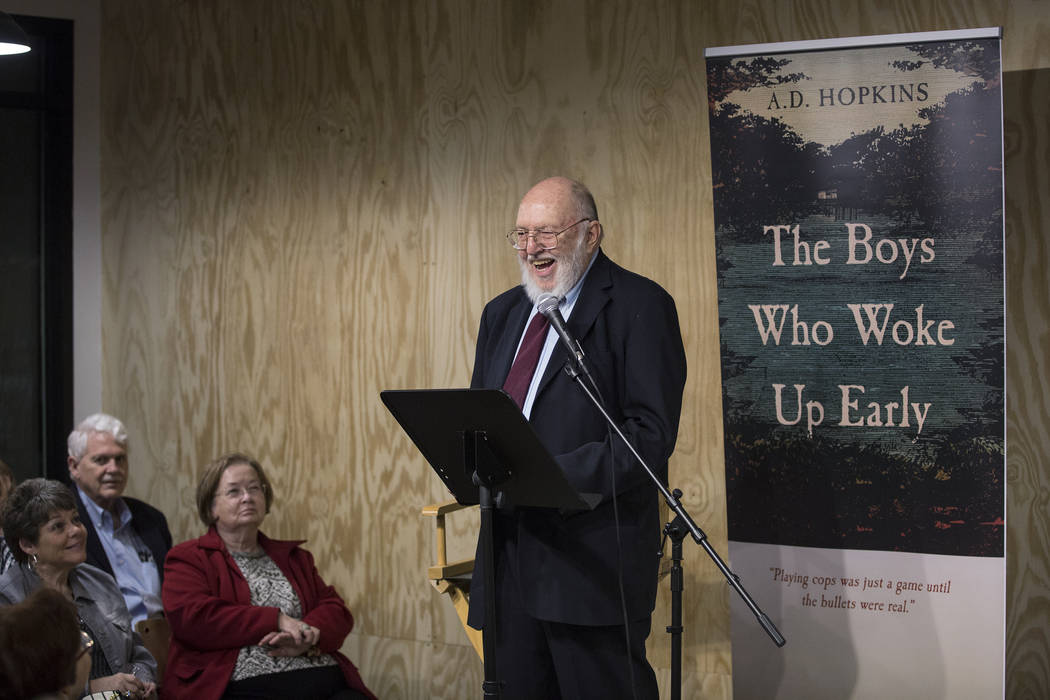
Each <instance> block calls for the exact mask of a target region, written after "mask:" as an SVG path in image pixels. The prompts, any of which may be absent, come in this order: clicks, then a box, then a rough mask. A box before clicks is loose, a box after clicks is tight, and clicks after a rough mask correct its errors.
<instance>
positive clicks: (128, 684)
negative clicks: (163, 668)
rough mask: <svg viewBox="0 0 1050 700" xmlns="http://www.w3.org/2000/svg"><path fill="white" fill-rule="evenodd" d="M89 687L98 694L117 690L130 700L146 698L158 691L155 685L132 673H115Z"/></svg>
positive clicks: (96, 680) (97, 679)
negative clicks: (131, 699)
mask: <svg viewBox="0 0 1050 700" xmlns="http://www.w3.org/2000/svg"><path fill="white" fill-rule="evenodd" d="M89 687H90V689H91V692H92V693H98V692H100V691H103V690H115V691H116V692H118V693H120V694H121V695H122V696H124V697H129V698H145V697H148V696H149V695H150V694H151V693H153V691H154V690H155V689H156V686H155V684H153V683H143V682H142V681H140V680H139V679H138V678H136V677H135V676H134V675H133V674H130V673H115V674H113V675H112V676H103V677H102V678H96V679H95V680H93V681H91V684H90V686H89Z"/></svg>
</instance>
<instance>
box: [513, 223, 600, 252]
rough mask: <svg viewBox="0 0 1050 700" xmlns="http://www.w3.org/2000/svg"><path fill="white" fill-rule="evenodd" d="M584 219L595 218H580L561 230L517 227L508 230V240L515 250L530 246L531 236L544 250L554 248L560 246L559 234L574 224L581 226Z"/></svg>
mask: <svg viewBox="0 0 1050 700" xmlns="http://www.w3.org/2000/svg"><path fill="white" fill-rule="evenodd" d="M584 221H594V219H589V218H583V219H580V220H579V221H577V222H576V223H574V224H569V225H568V226H566V227H565V228H563V229H562V230H561V231H542V230H540V231H527V230H525V229H523V228H516V229H514V230H513V231H508V232H507V242H509V243H510V245H511V246H512V247H513V248H514V249H515V250H525V249H526V248H528V247H529V238H535V239H536V245H538V246H539V247H540V248H542V249H543V250H553V249H555V248H557V247H558V236H560V235H561V234H563V233H565V232H566V231H568V230H569V229H570V228H573V227H574V226H579V225H580V224H582V223H583V222H584Z"/></svg>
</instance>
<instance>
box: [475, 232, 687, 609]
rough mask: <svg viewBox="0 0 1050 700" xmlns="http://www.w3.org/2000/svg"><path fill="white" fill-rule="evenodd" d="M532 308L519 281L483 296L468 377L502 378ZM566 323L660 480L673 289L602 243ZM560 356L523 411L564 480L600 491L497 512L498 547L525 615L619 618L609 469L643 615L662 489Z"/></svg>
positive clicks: (667, 420) (479, 584) (675, 378)
mask: <svg viewBox="0 0 1050 700" xmlns="http://www.w3.org/2000/svg"><path fill="white" fill-rule="evenodd" d="M531 309H532V302H530V301H529V299H528V297H527V296H526V295H525V292H524V289H523V288H522V287H515V288H514V289H511V290H509V291H507V292H504V293H503V294H501V295H500V296H498V297H496V298H495V299H493V300H492V301H491V302H489V303H488V304H487V305H486V307H485V310H484V312H483V314H482V318H481V328H480V330H479V332H478V344H477V353H476V357H475V360H474V375H473V378H472V380H471V386H472V387H475V388H500V387H502V385H503V382H504V380H505V379H506V377H507V373H508V372H509V371H510V365H511V362H512V361H513V359H514V354H515V352H516V349H517V344H518V340H519V339H520V338H521V334H522V332H523V330H524V328H525V323H526V322H527V320H528V318H529V313H530V311H531ZM566 324H567V326H568V329H569V332H570V333H571V334H572V335H573V336H574V337H575V338H577V339H578V340H579V341H580V344H581V345H582V347H583V351H584V354H585V355H586V362H587V364H588V366H589V367H590V371H591V374H592V375H593V376H594V379H595V381H596V382H597V383H598V386H599V388H600V390H601V392H602V394H603V395H604V397H605V400H606V403H607V410H608V411H609V413H610V415H611V416H612V417H613V419H614V420H615V421H616V423H617V425H619V426H620V429H621V430H623V432H624V433H625V434H626V435H627V437H628V439H629V440H630V441H631V443H632V444H633V445H634V447H635V448H636V449H637V450H638V452H639V453H640V454H641V455H642V457H643V458H644V459H645V460H646V462H647V463H648V464H649V466H650V467H651V468H652V469H653V470H654V471H655V472H656V474H657V475H658V476H659V477H660V478H661V479H662V480H663V481H664V483H665V484H666V481H667V460H668V458H669V457H670V456H671V452H672V451H673V450H674V445H675V440H676V438H677V435H678V419H679V416H680V415H681V409H682V392H683V390H684V386H685V374H686V366H685V365H686V361H685V350H684V348H683V345H682V336H681V331H680V330H679V325H678V314H677V312H676V310H675V305H674V301H673V300H672V299H671V296H670V295H669V294H668V293H667V292H666V291H664V290H663V289H662V288H661V287H660V286H659V285H657V284H656V283H655V282H653V281H651V280H649V279H646V278H644V277H642V276H640V275H636V274H634V273H632V272H629V271H627V270H625V269H623V268H622V267H620V266H618V265H616V264H615V263H613V262H612V261H611V260H609V258H607V257H606V256H605V254H604V253H602V252H601V251H600V250H599V252H598V257H597V259H596V260H595V261H594V265H593V266H592V267H591V270H590V272H589V273H588V275H587V277H586V278H585V280H584V283H583V287H582V290H581V293H580V296H579V298H578V299H577V301H576V305H575V307H574V309H573V311H572V314H571V315H570V317H569V318H568V320H567V322H566ZM566 359H567V354H566V352H565V348H564V347H563V346H562V345H561V344H560V343H559V344H558V346H557V347H556V348H555V350H554V353H553V355H552V356H551V358H550V361H549V362H548V363H547V366H546V370H545V371H544V373H543V377H542V380H541V382H540V385H539V388H538V391H537V393H536V399H535V402H534V404H533V406H532V413H531V418H530V421H529V422H530V423H531V425H532V427H533V429H534V430H535V431H536V434H537V435H538V436H539V437H540V439H541V441H542V442H543V444H544V445H545V446H546V447H547V450H548V451H549V452H550V454H552V455H553V456H554V457H555V459H556V461H557V462H558V464H559V466H560V467H561V468H562V470H563V471H564V472H565V475H566V477H567V478H568V480H569V483H570V484H572V486H573V487H575V489H576V490H577V491H579V492H584V493H596V494H600V495H601V496H602V500H601V503H600V504H599V505H598V506H597V507H596V508H595V509H594V510H592V511H585V512H577V513H566V514H562V513H559V512H558V511H556V510H551V509H540V508H519V509H517V510H515V511H514V512H513V513H511V514H509V515H508V514H502V515H501V516H500V517H498V518H497V519H496V520H497V527H496V557H497V559H498V558H500V557H504V558H505V559H504V562H505V563H506V565H507V566H509V567H510V568H511V570H512V572H513V575H515V576H516V578H517V580H518V581H519V583H520V592H521V599H522V605H523V606H524V609H525V610H526V611H527V612H528V614H530V615H531V616H533V617H535V618H537V619H541V620H547V621H553V622H561V623H567V624H575V625H617V624H623V621H624V617H623V611H622V609H621V605H620V592H619V584H618V581H617V577H618V574H617V571H618V569H619V568H620V565H619V562H618V559H619V557H618V555H617V533H616V527H615V522H614V519H613V505H612V493H613V488H612V483H613V482H612V477H613V471H615V483H616V492H617V494H618V507H619V516H620V518H619V519H620V541H621V543H622V570H623V584H624V592H625V596H626V600H627V613H628V616H629V619H631V620H640V619H643V618H645V617H647V616H649V615H650V614H651V613H652V610H653V607H654V604H655V600H656V584H657V571H658V567H659V558H658V552H659V549H660V538H661V526H660V522H659V495H658V493H659V492H658V491H657V490H656V488H655V487H654V486H653V485H652V482H651V480H650V479H649V477H648V476H647V475H646V474H645V472H644V470H643V469H642V468H641V467H640V466H639V465H638V464H637V463H636V461H635V460H634V458H633V456H631V454H630V453H629V451H628V450H627V448H626V447H625V446H624V445H623V443H622V442H621V441H620V439H619V438H618V437H616V436H615V435H613V436H612V439H610V433H609V430H608V426H607V425H606V423H605V421H604V419H603V418H602V417H601V415H600V414H599V413H598V411H597V409H595V408H594V406H593V405H592V404H590V403H589V401H588V399H587V397H586V395H585V394H584V393H583V392H582V391H581V389H580V388H579V387H578V386H576V385H575V383H574V382H573V380H571V379H570V378H569V377H568V376H567V375H566V374H565V372H564V371H563V369H562V368H563V365H564V364H565V361H566ZM610 454H611V455H612V458H611V459H610ZM508 530H510V532H508ZM479 555H480V552H479ZM476 562H477V565H476V566H475V569H474V576H473V580H472V584H471V588H472V590H471V597H470V618H469V622H470V625H471V626H472V627H475V628H480V627H481V625H482V623H483V621H484V584H483V581H482V578H483V576H482V572H483V569H482V568H481V567H482V566H484V561H483V558H482V557H480V556H479V557H478V558H477V560H476Z"/></svg>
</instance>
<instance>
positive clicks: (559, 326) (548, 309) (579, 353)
mask: <svg viewBox="0 0 1050 700" xmlns="http://www.w3.org/2000/svg"><path fill="white" fill-rule="evenodd" d="M560 303H561V297H557V296H555V295H553V294H541V295H540V298H539V299H537V300H536V310H537V311H539V312H540V313H541V314H543V315H544V316H546V317H547V320H548V321H550V322H551V326H553V327H554V330H555V331H557V332H558V337H559V338H561V342H562V343H563V344H564V345H565V347H566V348H567V349H568V351H569V355H571V356H572V357H575V358H576V362H577V364H582V363H583V348H581V347H580V344H579V343H578V342H577V341H576V340H575V339H574V338H573V337H572V336H571V335H569V330H568V329H567V328H566V327H565V319H564V318H562V317H561V311H559V310H558V304H560Z"/></svg>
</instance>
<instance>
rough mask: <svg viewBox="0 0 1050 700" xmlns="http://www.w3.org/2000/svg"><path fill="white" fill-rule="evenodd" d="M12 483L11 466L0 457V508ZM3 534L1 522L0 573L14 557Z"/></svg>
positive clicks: (13, 479) (5, 569) (13, 481)
mask: <svg viewBox="0 0 1050 700" xmlns="http://www.w3.org/2000/svg"><path fill="white" fill-rule="evenodd" d="M14 485H15V475H14V473H13V472H12V471H11V467H9V466H7V463H6V462H4V460H2V459H0V508H3V507H4V499H5V498H7V494H9V493H11V489H12V487H14ZM3 535H4V528H3V523H0V574H2V573H4V572H5V571H7V570H8V569H10V568H11V565H12V564H14V563H15V557H14V555H13V554H11V548H10V547H8V546H7V540H6V539H4V536H3Z"/></svg>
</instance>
